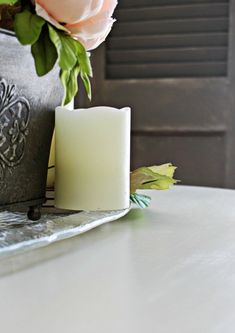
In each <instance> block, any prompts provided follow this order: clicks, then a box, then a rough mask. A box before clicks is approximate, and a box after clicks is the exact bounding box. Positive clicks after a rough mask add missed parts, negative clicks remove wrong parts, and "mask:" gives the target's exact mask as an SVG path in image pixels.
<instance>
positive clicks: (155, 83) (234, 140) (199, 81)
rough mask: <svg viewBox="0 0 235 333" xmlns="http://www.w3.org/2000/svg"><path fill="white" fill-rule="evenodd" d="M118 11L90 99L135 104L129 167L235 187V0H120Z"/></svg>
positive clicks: (96, 60)
mask: <svg viewBox="0 0 235 333" xmlns="http://www.w3.org/2000/svg"><path fill="white" fill-rule="evenodd" d="M115 16H116V17H117V18H118V21H117V23H116V24H115V27H114V29H113V31H112V33H111V35H110V36H109V38H108V40H107V41H106V43H105V44H104V45H102V46H101V47H100V48H99V49H98V50H96V51H95V52H94V53H93V54H92V62H93V67H94V81H93V101H92V105H112V106H116V107H122V106H125V105H130V106H131V107H132V168H136V167H138V166H141V165H150V164H160V163H165V162H168V161H171V162H173V163H174V164H176V165H178V173H177V177H178V178H180V179H181V180H182V183H183V184H191V185H208V186H219V187H221V186H222V187H224V186H225V187H235V148H234V147H235V0H230V1H227V0H221V1H218V0H120V1H119V6H118V9H117V11H116V13H115ZM80 105H84V106H88V105H90V104H89V103H88V102H87V100H86V99H82V95H81V96H80Z"/></svg>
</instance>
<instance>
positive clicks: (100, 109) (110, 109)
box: [56, 106, 131, 112]
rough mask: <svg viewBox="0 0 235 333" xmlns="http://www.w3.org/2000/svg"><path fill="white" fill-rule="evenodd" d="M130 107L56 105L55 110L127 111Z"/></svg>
mask: <svg viewBox="0 0 235 333" xmlns="http://www.w3.org/2000/svg"><path fill="white" fill-rule="evenodd" d="M130 110H131V109H130V107H128V106H127V107H123V108H121V109H118V108H114V107H111V106H94V107H91V108H81V109H80V108H79V109H72V110H71V109H68V108H67V107H62V106H58V107H57V108H56V111H57V112H61V111H68V112H129V111H130Z"/></svg>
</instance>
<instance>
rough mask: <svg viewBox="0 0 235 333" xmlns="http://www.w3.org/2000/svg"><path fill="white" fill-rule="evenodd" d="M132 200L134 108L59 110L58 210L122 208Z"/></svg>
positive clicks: (56, 192)
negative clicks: (131, 111) (132, 128)
mask: <svg viewBox="0 0 235 333" xmlns="http://www.w3.org/2000/svg"><path fill="white" fill-rule="evenodd" d="M129 196H130V108H123V109H115V108H111V107H104V106H102V107H93V108H90V109H77V110H68V109H66V108H62V107H58V108H56V187H55V205H56V207H58V208H65V209H74V210H119V209H124V208H128V207H129V200H130V199H129Z"/></svg>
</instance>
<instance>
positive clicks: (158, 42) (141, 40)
mask: <svg viewBox="0 0 235 333" xmlns="http://www.w3.org/2000/svg"><path fill="white" fill-rule="evenodd" d="M227 44H228V35H227V33H223V32H216V33H213V32H212V33H199V34H180V35H176V34H175V35H153V36H131V37H110V38H109V39H108V41H107V47H108V49H110V50H122V49H124V50H125V49H126V50H128V49H145V48H146V49H150V48H151V49H152V48H166V47H167V48H170V47H173V48H174V47H189V46H194V47H195V46H198V47H201V46H227Z"/></svg>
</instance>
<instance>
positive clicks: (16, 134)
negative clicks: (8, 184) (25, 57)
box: [0, 79, 30, 182]
mask: <svg viewBox="0 0 235 333" xmlns="http://www.w3.org/2000/svg"><path fill="white" fill-rule="evenodd" d="M29 111H30V105H29V102H28V101H27V99H26V98H25V97H23V96H20V94H19V92H18V91H17V89H16V86H15V85H11V84H8V83H7V82H6V80H4V79H0V182H1V181H3V180H4V176H5V171H6V169H7V170H8V171H9V172H10V171H11V170H12V168H13V167H15V166H17V165H18V164H19V163H20V162H21V160H22V159H23V157H24V153H25V145H26V138H27V135H28V131H29V130H28V125H29V117H30V112H29Z"/></svg>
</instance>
